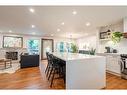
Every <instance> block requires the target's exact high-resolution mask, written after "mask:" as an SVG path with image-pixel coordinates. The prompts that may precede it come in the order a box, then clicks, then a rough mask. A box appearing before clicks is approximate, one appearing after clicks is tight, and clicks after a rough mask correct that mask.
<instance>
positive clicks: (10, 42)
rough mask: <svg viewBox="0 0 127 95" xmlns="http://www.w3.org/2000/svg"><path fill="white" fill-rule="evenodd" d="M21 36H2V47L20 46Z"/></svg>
mask: <svg viewBox="0 0 127 95" xmlns="http://www.w3.org/2000/svg"><path fill="white" fill-rule="evenodd" d="M22 47H23V37H15V36H3V48H22Z"/></svg>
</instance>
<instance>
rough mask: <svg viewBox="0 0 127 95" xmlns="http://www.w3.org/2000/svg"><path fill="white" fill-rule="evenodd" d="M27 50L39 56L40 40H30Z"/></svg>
mask: <svg viewBox="0 0 127 95" xmlns="http://www.w3.org/2000/svg"><path fill="white" fill-rule="evenodd" d="M27 49H28V52H29V53H30V54H39V40H34V39H30V40H28V42H27Z"/></svg>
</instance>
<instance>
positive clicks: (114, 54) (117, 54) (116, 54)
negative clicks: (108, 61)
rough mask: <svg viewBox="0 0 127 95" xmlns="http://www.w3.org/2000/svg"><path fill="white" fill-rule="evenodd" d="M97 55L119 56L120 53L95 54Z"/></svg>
mask: <svg viewBox="0 0 127 95" xmlns="http://www.w3.org/2000/svg"><path fill="white" fill-rule="evenodd" d="M96 54H97V55H112V56H120V55H121V54H120V53H96Z"/></svg>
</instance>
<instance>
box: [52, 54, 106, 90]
mask: <svg viewBox="0 0 127 95" xmlns="http://www.w3.org/2000/svg"><path fill="white" fill-rule="evenodd" d="M52 54H53V55H54V56H56V57H58V58H60V59H62V60H64V61H66V89H101V88H104V87H106V59H105V57H103V56H97V55H85V54H79V53H57V52H54V53H52Z"/></svg>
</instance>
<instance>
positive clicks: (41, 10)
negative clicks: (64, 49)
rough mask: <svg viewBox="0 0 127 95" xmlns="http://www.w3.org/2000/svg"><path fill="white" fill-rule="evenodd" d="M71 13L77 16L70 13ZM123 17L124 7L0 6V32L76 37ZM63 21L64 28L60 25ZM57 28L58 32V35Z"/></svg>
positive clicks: (93, 31) (126, 12)
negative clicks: (10, 31)
mask: <svg viewBox="0 0 127 95" xmlns="http://www.w3.org/2000/svg"><path fill="white" fill-rule="evenodd" d="M29 8H33V9H34V10H35V13H31V12H30V11H29ZM74 10H75V11H76V12H77V14H76V15H73V14H72V11H74ZM126 16H127V7H126V6H122V7H121V6H115V7H114V6H110V7H109V6H105V7H103V6H98V7H97V6H9V7H8V6H0V31H1V32H2V33H8V31H9V30H12V33H15V34H32V33H35V35H39V36H51V35H52V34H53V35H54V36H59V37H70V35H72V38H79V37H82V36H85V35H86V33H88V34H93V33H95V32H96V28H97V27H100V26H104V25H108V24H112V23H115V22H117V21H120V20H122V19H123V18H124V17H126ZM62 22H64V23H65V25H61V23H62ZM87 22H90V23H91V25H90V26H89V27H87V26H86V23H87ZM32 24H34V25H35V26H36V27H35V28H34V29H33V28H31V25H32ZM58 28H59V29H60V30H61V31H59V32H58V31H57V29H58Z"/></svg>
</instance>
